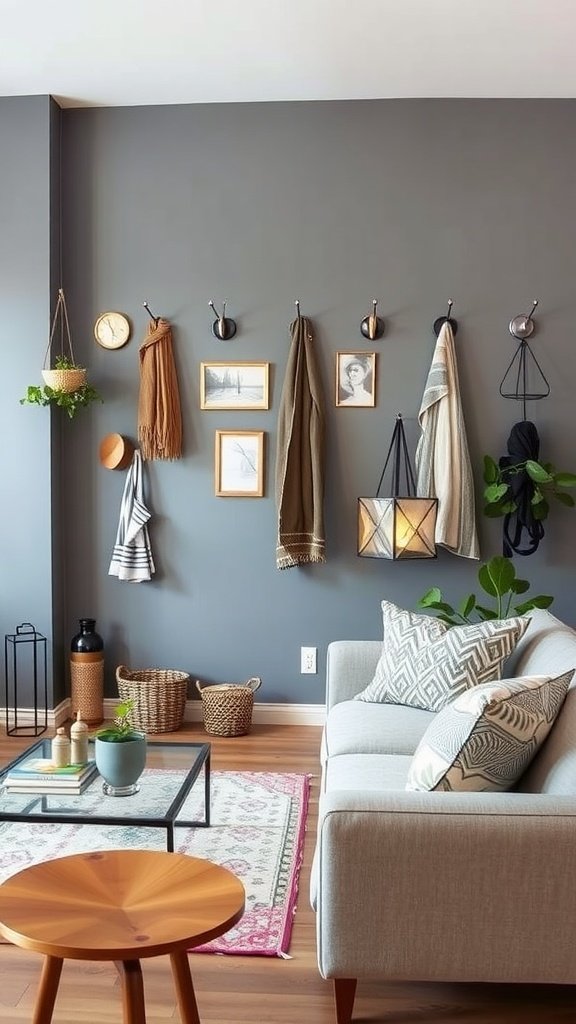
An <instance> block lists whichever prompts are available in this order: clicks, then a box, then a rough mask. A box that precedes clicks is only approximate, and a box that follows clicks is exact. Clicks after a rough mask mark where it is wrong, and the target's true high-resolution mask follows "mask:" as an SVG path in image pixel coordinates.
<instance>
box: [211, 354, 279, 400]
mask: <svg viewBox="0 0 576 1024" xmlns="http://www.w3.org/2000/svg"><path fill="white" fill-rule="evenodd" d="M269 370H270V363H201V364H200V408H201V409H268V408H269V404H268V379H269Z"/></svg>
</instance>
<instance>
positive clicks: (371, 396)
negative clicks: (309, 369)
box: [336, 352, 376, 409]
mask: <svg viewBox="0 0 576 1024" xmlns="http://www.w3.org/2000/svg"><path fill="white" fill-rule="evenodd" d="M375 370H376V353H375V352H337V353H336V405H337V406H338V407H343V408H345V409H346V408H350V407H354V406H355V407H356V408H357V409H358V408H362V407H364V408H373V406H374V405H375V404H376V391H375V385H376V373H375Z"/></svg>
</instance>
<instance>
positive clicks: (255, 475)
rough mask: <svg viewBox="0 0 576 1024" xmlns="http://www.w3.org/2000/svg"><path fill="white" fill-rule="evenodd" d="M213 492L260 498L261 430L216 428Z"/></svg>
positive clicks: (261, 489)
mask: <svg viewBox="0 0 576 1024" xmlns="http://www.w3.org/2000/svg"><path fill="white" fill-rule="evenodd" d="M214 469H215V492H216V496H217V497H219V498H262V497H263V495H264V431H263V430H217V431H216V449H215V466H214Z"/></svg>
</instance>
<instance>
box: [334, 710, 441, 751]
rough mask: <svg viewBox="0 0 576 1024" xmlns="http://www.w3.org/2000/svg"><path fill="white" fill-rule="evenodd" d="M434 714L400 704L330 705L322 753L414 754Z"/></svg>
mask: <svg viewBox="0 0 576 1024" xmlns="http://www.w3.org/2000/svg"><path fill="white" fill-rule="evenodd" d="M432 717H433V715H432V712H431V711H422V710H421V709H420V708H408V707H405V706H403V705H401V704H366V703H364V702H363V701H355V700H346V701H343V702H342V703H340V704H336V705H335V706H334V707H333V708H332V709H331V711H330V713H329V715H328V718H327V720H326V727H325V730H324V744H323V755H326V756H328V757H334V755H335V754H410V755H412V754H413V753H414V751H415V750H416V747H417V746H418V744H419V742H420V740H421V739H422V736H423V735H424V732H425V731H426V728H427V727H428V725H429V723H430V721H431V720H432Z"/></svg>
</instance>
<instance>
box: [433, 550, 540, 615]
mask: <svg viewBox="0 0 576 1024" xmlns="http://www.w3.org/2000/svg"><path fill="white" fill-rule="evenodd" d="M478 582H479V583H480V586H481V587H482V590H483V591H484V592H485V594H487V595H488V597H490V598H492V600H493V602H494V605H493V606H492V607H488V606H487V605H486V604H484V603H483V602H484V600H485V599H484V598H482V600H481V602H479V601H477V600H476V595H475V594H468V596H467V597H464V598H463V599H462V601H460V603H459V605H458V606H457V607H456V608H454V607H452V605H451V604H448V603H447V602H446V601H445V600H444V597H443V594H442V591H441V590H440V588H439V587H432V588H431V589H430V590H428V591H427V592H426V593H425V594H424V596H423V597H421V598H420V600H419V601H418V607H419V608H424V609H425V610H426V611H430V612H434V614H436V615H437V616H438V618H439V619H441V620H442V621H443V622H446V623H447V625H449V626H462V625H465V624H467V623H468V624H470V623H473V622H484V621H486V620H487V619H505V618H507V616H509V615H512V614H514V615H524V614H525V613H526V612H529V611H531V610H532V609H533V608H549V607H550V605H551V604H552V601H553V600H554V598H553V597H549V596H547V595H545V594H538V595H536V596H535V597H531V598H528V599H527V600H525V601H521V602H520V603H519V604H514V603H513V602H514V601H515V598H516V597H517V596H519V595H520V594H525V593H526V591H527V590H529V589H530V584H529V583H528V581H527V580H523V579H519V577H518V576H517V575H516V569H515V567H514V563H513V562H512V560H511V559H510V558H505V557H504V556H503V555H495V556H494V558H491V559H490V561H489V562H485V563H484V564H483V565H481V566H480V568H479V570H478Z"/></svg>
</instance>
